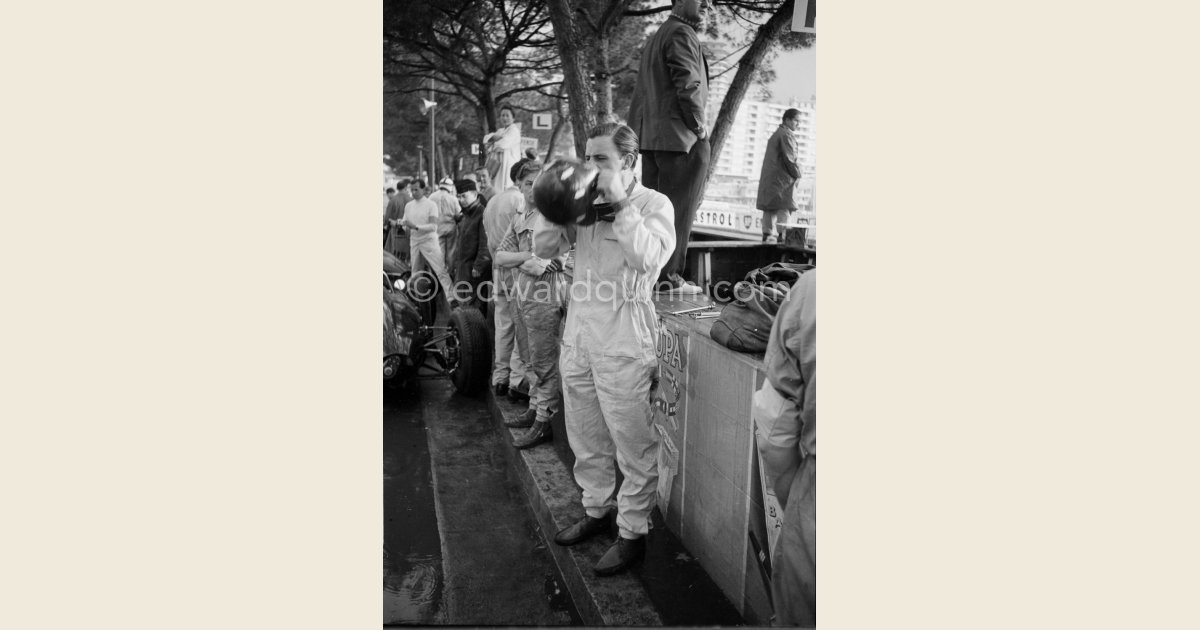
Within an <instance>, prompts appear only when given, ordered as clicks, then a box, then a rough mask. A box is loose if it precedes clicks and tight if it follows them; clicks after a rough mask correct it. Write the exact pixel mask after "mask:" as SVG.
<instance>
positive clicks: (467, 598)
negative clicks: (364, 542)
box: [384, 379, 579, 626]
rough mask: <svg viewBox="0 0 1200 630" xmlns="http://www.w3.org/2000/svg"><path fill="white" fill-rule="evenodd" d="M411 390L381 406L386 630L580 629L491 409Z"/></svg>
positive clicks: (431, 387)
mask: <svg viewBox="0 0 1200 630" xmlns="http://www.w3.org/2000/svg"><path fill="white" fill-rule="evenodd" d="M415 389H417V390H418V391H413V392H409V393H407V394H406V395H407V396H409V398H406V399H405V400H402V401H398V402H396V403H395V404H394V405H391V406H388V405H385V438H386V437H387V436H391V439H385V449H388V452H385V492H390V493H391V494H388V495H387V496H385V512H386V513H387V515H388V522H387V523H385V528H384V535H385V539H387V540H386V545H385V550H384V553H385V556H384V562H385V572H384V622H385V625H390V624H402V625H410V624H416V625H430V624H438V625H440V624H448V625H459V626H482V625H508V626H572V625H579V616H578V615H577V614H576V613H575V611H574V609H573V607H572V605H571V601H570V597H569V596H568V594H567V592H566V589H565V588H564V587H563V585H562V583H561V581H560V578H559V577H558V570H557V568H556V565H555V562H554V560H553V559H552V558H551V556H550V552H549V551H548V550H547V549H546V544H545V541H544V540H543V538H542V536H541V534H540V532H539V530H538V527H537V524H536V523H535V522H534V520H533V518H532V517H531V514H530V512H529V510H528V508H527V507H526V504H527V502H526V500H525V496H524V494H523V492H522V491H521V489H520V487H519V485H518V484H517V482H516V480H515V479H514V478H513V476H512V475H511V472H510V467H509V465H508V462H507V460H506V458H505V455H504V451H505V450H511V449H510V448H509V447H508V446H507V444H505V443H504V442H503V441H502V440H501V439H500V436H498V435H497V434H496V432H495V431H494V430H493V428H492V426H491V422H492V417H491V414H490V413H489V411H488V408H487V405H486V402H485V401H484V400H483V399H482V398H471V397H466V396H460V395H457V394H455V393H454V389H453V386H452V385H451V384H450V382H449V381H448V380H446V379H435V380H426V381H421V382H420V384H419V387H418V388H415ZM389 409H394V411H393V412H392V415H391V416H389V415H388V410H389ZM398 410H403V411H398ZM406 424H408V425H417V427H418V430H417V432H413V431H411V430H406V426H405V425H406ZM425 444H427V445H428V454H427V460H426V461H427V462H428V463H427V464H422V455H424V453H422V452H420V451H421V450H422V449H421V448H418V447H423V446H424V445H425ZM422 466H424V467H425V468H427V470H428V472H423V471H422ZM393 495H394V496H393ZM435 515H436V518H434V516H435ZM430 543H431V544H432V546H430ZM402 556H403V557H402ZM439 559H440V562H439Z"/></svg>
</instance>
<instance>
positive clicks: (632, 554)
mask: <svg viewBox="0 0 1200 630" xmlns="http://www.w3.org/2000/svg"><path fill="white" fill-rule="evenodd" d="M645 556H646V537H645V536H639V537H637V538H635V539H633V540H630V539H628V538H621V537H619V536H618V537H617V542H615V543H613V544H612V546H611V547H609V548H608V551H606V552H604V556H603V557H602V558H600V562H597V563H596V566H595V568H593V569H592V570H593V571H595V573H596V575H600V576H607V575H616V574H617V573H620V572H622V571H624V570H625V569H628V568H629V567H631V566H633V565H634V564H637V563H638V562H639V561H641V559H642V558H644V557H645Z"/></svg>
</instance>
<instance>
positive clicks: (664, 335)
mask: <svg viewBox="0 0 1200 630" xmlns="http://www.w3.org/2000/svg"><path fill="white" fill-rule="evenodd" d="M689 340H690V337H689V335H688V333H687V331H686V330H684V329H682V328H680V327H677V326H675V325H673V324H670V323H667V322H666V321H664V320H662V319H660V320H659V322H658V340H657V342H656V344H655V347H654V354H655V355H656V356H657V357H658V379H657V381H656V383H655V385H654V386H653V387H652V388H651V390H650V417H651V420H652V421H653V422H654V428H655V429H656V431H657V433H658V436H659V449H658V506H659V510H660V511H662V513H663V516H664V517H668V514H671V515H672V518H670V519H669V520H674V519H678V518H679V517H680V515H681V514H682V510H683V505H682V504H681V505H677V506H676V509H675V511H674V512H670V511H669V510H668V508H669V506H670V503H671V493H672V489H673V486H674V482H675V477H676V476H677V475H678V474H679V469H680V465H681V463H682V457H681V454H680V452H679V447H678V446H677V445H682V444H683V443H684V431H685V427H684V418H685V417H686V416H687V410H686V406H687V397H686V396H685V395H684V392H686V391H687V362H688V342H689ZM679 496H680V501H682V497H683V492H682V490H681V491H680V492H679Z"/></svg>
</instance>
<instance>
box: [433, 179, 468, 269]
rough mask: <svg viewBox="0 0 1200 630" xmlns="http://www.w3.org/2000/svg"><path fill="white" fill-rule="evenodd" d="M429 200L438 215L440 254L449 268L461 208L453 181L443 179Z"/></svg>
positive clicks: (460, 216) (452, 258)
mask: <svg viewBox="0 0 1200 630" xmlns="http://www.w3.org/2000/svg"><path fill="white" fill-rule="evenodd" d="M429 200H430V201H432V202H433V203H435V204H437V207H438V213H439V215H440V216H439V218H438V228H437V234H438V240H439V241H440V242H441V246H442V254H443V255H444V256H445V257H446V261H445V263H446V266H447V267H449V266H450V264H451V262H453V260H454V245H455V243H454V240H455V239H454V232H455V228H457V226H458V221H459V220H460V219H462V207H461V206H459V205H458V196H457V192H456V191H455V189H454V180H452V179H450V178H449V177H447V178H445V179H443V180H442V183H440V184H438V188H437V189H436V190H433V191H431V192H430V193H429ZM459 280H462V278H459Z"/></svg>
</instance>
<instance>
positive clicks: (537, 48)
mask: <svg viewBox="0 0 1200 630" xmlns="http://www.w3.org/2000/svg"><path fill="white" fill-rule="evenodd" d="M383 26H384V32H383V35H384V46H383V48H384V50H383V52H384V82H385V85H384V89H385V98H387V96H388V95H391V98H392V100H393V101H395V104H396V105H397V106H411V107H415V106H416V104H418V103H419V100H418V98H420V97H428V96H430V95H432V98H433V100H436V101H437V102H438V117H439V118H445V119H446V120H447V122H451V121H452V122H455V123H457V125H456V129H455V131H456V132H460V133H465V134H467V135H468V136H469V137H470V138H473V139H474V141H475V142H478V141H479V139H480V138H482V136H483V135H484V134H485V133H487V132H488V131H490V130H494V129H495V128H496V119H497V113H498V110H499V107H500V105H502V104H505V102H506V101H510V100H512V101H514V104H515V102H516V101H518V100H523V101H524V107H525V108H529V107H531V104H530V103H529V101H528V99H527V98H524V97H527V96H540V98H541V100H542V106H541V109H551V108H552V107H553V105H552V99H554V98H556V97H557V95H558V89H559V84H560V83H561V79H559V78H557V71H558V67H559V65H560V64H559V61H558V58H557V54H556V51H555V48H554V36H553V35H554V34H553V31H552V30H551V29H550V25H549V19H548V17H547V15H546V7H545V2H544V1H543V0H522V1H513V0H427V1H425V2H409V1H400V0H385V2H384V5H383ZM413 95H420V96H419V97H416V96H413ZM405 96H408V97H409V98H405ZM409 101H411V103H410V102H409ZM449 103H455V105H454V106H451V105H449ZM459 105H465V106H466V107H467V108H468V110H469V111H471V112H473V114H474V116H473V118H474V120H470V119H469V118H464V116H462V115H461V114H462V112H461V111H460V112H452V111H451V110H453V109H455V108H456V107H457V106H459ZM385 108H387V105H386V104H385ZM456 113H457V114H459V115H457V116H455V114H456ZM438 126H439V127H441V126H442V125H440V124H439V125H438ZM385 131H386V130H385ZM393 131H395V132H399V130H397V129H394V128H393ZM399 133H402V132H399ZM456 135H458V134H456V133H452V134H450V135H446V136H443V135H441V134H439V137H438V141H439V145H440V144H443V143H444V142H445V141H447V140H456V138H455V136H456ZM457 142H459V143H463V142H465V143H466V145H465V146H469V143H470V142H469V140H462V139H457ZM426 144H428V143H426ZM463 148H464V146H463V145H461V144H460V145H459V146H455V147H452V148H451V153H456V152H457V153H461V152H462V150H463ZM443 150H445V147H443Z"/></svg>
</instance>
